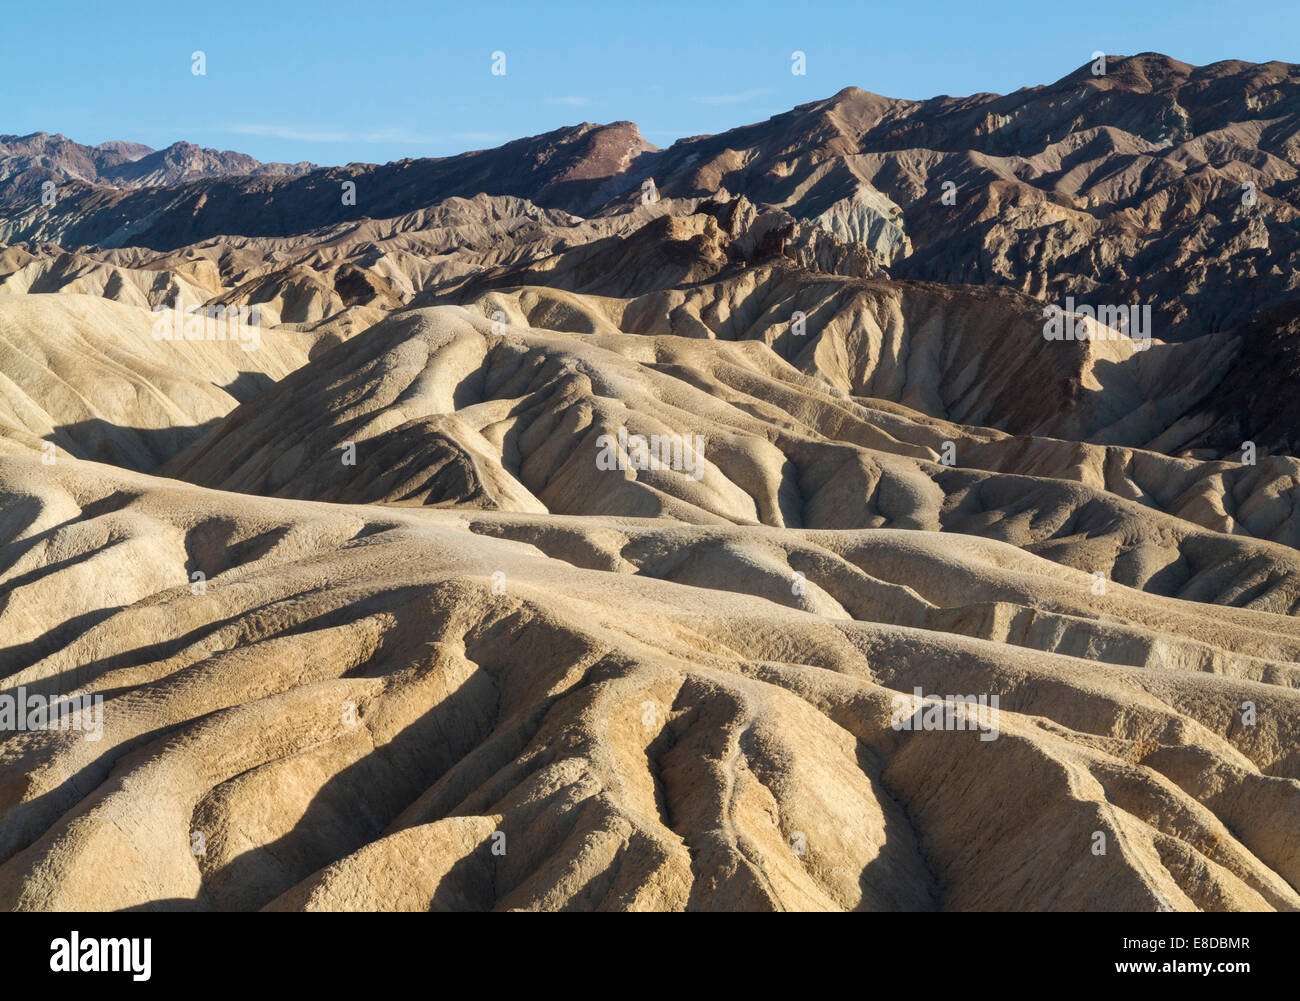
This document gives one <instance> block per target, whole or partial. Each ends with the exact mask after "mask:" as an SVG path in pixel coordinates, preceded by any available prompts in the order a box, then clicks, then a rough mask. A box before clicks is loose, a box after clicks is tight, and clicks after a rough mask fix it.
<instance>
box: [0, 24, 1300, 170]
mask: <svg viewBox="0 0 1300 1001" xmlns="http://www.w3.org/2000/svg"><path fill="white" fill-rule="evenodd" d="M796 49H798V50H802V51H803V52H805V53H806V55H807V74H806V75H804V76H796V75H793V74H792V73H791V72H790V67H791V53H792V52H793V51H794V50H796ZM1097 49H1101V50H1104V51H1106V52H1108V53H1113V54H1132V53H1135V52H1142V51H1152V50H1154V51H1159V52H1164V53H1166V54H1168V55H1171V56H1174V57H1175V58H1178V59H1182V60H1183V61H1185V62H1191V63H1197V64H1203V63H1209V62H1214V61H1216V60H1219V59H1229V58H1234V59H1246V60H1250V61H1259V62H1263V61H1267V60H1269V59H1279V60H1283V61H1286V62H1300V6H1298V5H1297V3H1296V0H1260V2H1252V3H1250V4H1243V5H1241V6H1240V7H1239V8H1237V9H1235V10H1234V9H1232V8H1231V7H1230V5H1228V4H1225V3H1222V2H1205V0H1171V2H1164V0H1156V2H1147V3H1143V2H1139V0H1128V2H1111V0H1100V2H1096V3H1088V4H1083V3H1075V4H1062V3H1059V2H1055V0H1038V2H1034V3H1030V2H1003V3H988V4H985V3H980V2H978V0H962V2H942V3H899V2H898V0H894V2H891V3H875V2H859V3H842V2H833V3H824V2H818V3H813V2H789V0H787V2H771V0H752V2H748V3H727V4H718V3H712V4H706V3H702V2H697V3H680V2H673V0H668V2H656V3H645V4H637V3H626V2H619V0H607V2H602V3H585V2H575V3H563V2H547V3H540V2H534V3H527V4H523V3H505V4H493V3H486V2H481V0H480V2H475V0H465V2H461V3H455V4H447V3H440V2H426V3H406V2H375V3H370V4H365V3H346V4H344V3H333V2H317V3H302V4H290V3H277V2H274V0H262V2H257V3H251V2H245V0H211V2H208V3H201V4H200V3H191V2H188V0H179V2H176V0H173V2H172V3H159V2H132V0H118V2H113V3H104V2H100V0H84V2H75V3H59V2H57V0H51V2H48V3H42V2H24V3H17V4H9V5H7V9H6V11H5V25H4V32H3V35H0V92H2V93H4V94H5V95H6V100H5V101H4V103H3V109H4V110H3V114H2V115H0V133H16V134H26V133H30V132H36V131H46V132H62V133H63V134H64V135H67V136H69V137H71V138H73V139H75V140H77V141H79V142H85V143H98V142H103V141H104V140H107V139H129V140H133V141H136V142H142V143H146V144H148V145H150V146H154V147H161V146H165V145H167V144H169V143H171V142H174V141H176V140H179V139H187V140H189V141H191V142H197V143H199V144H201V145H204V146H215V147H217V148H219V149H236V150H240V151H242V152H246V153H250V154H252V155H253V156H255V157H257V158H259V159H261V160H285V161H297V160H311V161H313V162H316V163H320V164H340V163H347V162H349V161H365V162H385V161H388V160H394V159H400V158H401V157H405V156H411V157H419V156H443V155H447V154H452V153H458V152H462V151H464V150H467V149H481V148H484V147H488V146H495V145H498V144H500V143H502V142H505V141H507V140H509V139H513V138H517V137H519V136H525V135H535V134H537V133H540V132H545V131H548V130H550V129H554V128H558V127H560V126H562V125H570V124H574V123H577V122H582V121H592V122H609V121H617V120H620V119H629V120H631V121H634V122H636V123H637V124H638V125H639V126H640V127H641V130H642V132H643V133H644V134H645V135H646V137H647V138H648V139H649V140H650V141H651V142H654V143H656V144H657V145H660V146H667V145H669V144H670V143H671V142H672V141H673V139H675V138H680V137H682V136H688V135H698V134H701V133H710V132H721V131H723V130H725V129H728V128H731V127H733V126H736V125H740V124H745V123H748V122H754V121H761V120H762V119H765V118H768V117H770V116H771V115H774V114H777V113H779V112H782V111H785V110H788V109H789V108H790V107H792V106H793V105H795V104H800V103H803V102H806V101H812V100H817V99H819V98H823V97H827V96H829V95H831V94H833V93H835V92H836V91H837V90H840V89H841V88H843V87H846V86H849V85H854V86H858V87H862V88H864V89H866V90H871V91H875V92H877V93H881V94H886V95H888V96H891V97H906V98H924V97H932V96H934V95H936V94H963V95H964V94H970V93H975V92H979V91H996V92H1000V93H1006V92H1008V91H1012V90H1016V89H1017V88H1019V87H1022V86H1028V85H1033V84H1040V83H1050V82H1052V81H1053V80H1057V79H1059V78H1060V77H1062V76H1064V75H1065V74H1067V73H1069V72H1070V71H1071V70H1073V69H1075V68H1076V67H1078V66H1080V65H1082V64H1083V63H1085V62H1088V61H1089V58H1090V56H1091V53H1092V52H1093V51H1094V50H1097ZM196 50H201V51H202V52H203V53H204V54H205V60H206V75H204V76H195V75H194V74H193V73H192V71H191V54H192V53H193V52H194V51H196ZM496 51H501V52H504V53H505V55H506V62H505V69H506V72H505V75H504V76H494V75H493V74H492V72H491V67H492V54H493V52H496Z"/></svg>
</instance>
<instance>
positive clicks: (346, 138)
mask: <svg viewBox="0 0 1300 1001" xmlns="http://www.w3.org/2000/svg"><path fill="white" fill-rule="evenodd" d="M220 131H223V132H232V133H235V134H236V135H243V136H264V137H266V138H269V139H287V140H290V141H292V142H304V143H403V144H406V145H428V144H431V143H437V142H441V141H442V140H439V139H436V138H434V137H432V136H426V135H420V134H418V133H414V132H410V131H408V130H407V129H398V128H384V129H375V130H374V131H372V132H363V133H354V132H328V131H317V130H314V129H300V128H294V127H292V126H284V125H258V124H254V123H249V122H245V123H241V124H237V125H227V126H224V127H223V128H222V129H221V130H220ZM453 138H455V137H453Z"/></svg>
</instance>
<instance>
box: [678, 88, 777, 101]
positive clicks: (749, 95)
mask: <svg viewBox="0 0 1300 1001" xmlns="http://www.w3.org/2000/svg"><path fill="white" fill-rule="evenodd" d="M770 93H772V92H771V91H770V90H747V91H744V92H743V93H740V94H717V95H715V96H712V97H693V98H691V100H692V101H697V102H699V103H700V104H744V103H745V102H746V101H752V100H754V98H756V97H762V96H763V95H764V94H770Z"/></svg>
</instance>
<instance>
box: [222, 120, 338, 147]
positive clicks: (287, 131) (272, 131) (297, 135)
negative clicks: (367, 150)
mask: <svg viewBox="0 0 1300 1001" xmlns="http://www.w3.org/2000/svg"><path fill="white" fill-rule="evenodd" d="M223 131H225V132H234V133H236V134H237V135H241V136H266V137H267V138H270V139H291V140H293V141H294V142H304V143H341V142H347V141H348V138H349V137H348V135H347V134H346V133H344V132H315V131H312V130H310V129H295V128H290V127H286V126H282V125H252V124H243V125H227V126H226V127H225V129H224V130H223Z"/></svg>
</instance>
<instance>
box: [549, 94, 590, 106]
mask: <svg viewBox="0 0 1300 1001" xmlns="http://www.w3.org/2000/svg"><path fill="white" fill-rule="evenodd" d="M546 103H547V104H568V105H571V106H572V107H575V108H581V107H582V106H583V105H584V104H590V103H591V98H589V97H548V98H547V99H546Z"/></svg>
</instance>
